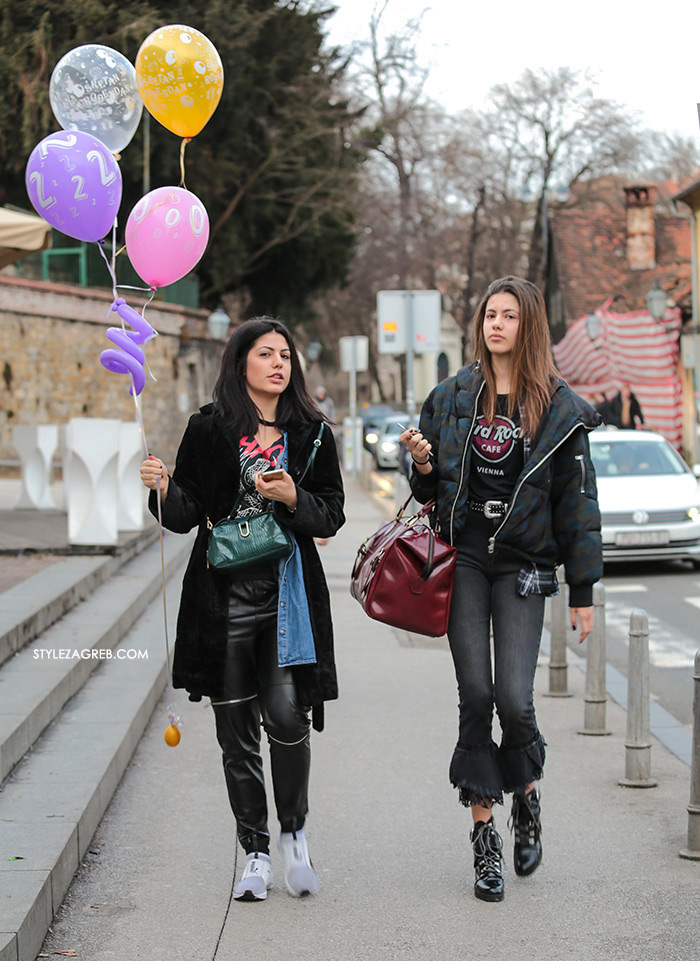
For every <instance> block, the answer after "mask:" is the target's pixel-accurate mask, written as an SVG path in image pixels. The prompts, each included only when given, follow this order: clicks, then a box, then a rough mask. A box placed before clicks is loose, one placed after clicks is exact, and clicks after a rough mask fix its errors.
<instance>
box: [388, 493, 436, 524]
mask: <svg viewBox="0 0 700 961" xmlns="http://www.w3.org/2000/svg"><path fill="white" fill-rule="evenodd" d="M412 499H413V494H409V495H408V497H407V498H406V500H405V502H404V503H403V504H402V505H401V507H400V508H399V511H398V513H397V515H396V520H397V521H400V520H401V518H402V517H403V514H404V511H405V510H406V508H407V507H408V505H409V504H410V503H411V500H412ZM436 505H437V501H436V500H435V498H434V497H431V498H430V500H429V501H426V502H425V504H423V506H422V507H421V508H420V510H417V511H416V513H415V514H414V515H413V516H414V517H416V518H418V517H427V515H428V514H430V513H431V511H434V510H435V507H436Z"/></svg>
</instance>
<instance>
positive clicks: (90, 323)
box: [0, 275, 224, 464]
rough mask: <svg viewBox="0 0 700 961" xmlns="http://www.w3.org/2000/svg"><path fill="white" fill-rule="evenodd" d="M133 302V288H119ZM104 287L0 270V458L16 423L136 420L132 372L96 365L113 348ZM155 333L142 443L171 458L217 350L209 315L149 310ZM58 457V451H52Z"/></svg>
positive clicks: (203, 398) (206, 396)
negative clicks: (126, 373)
mask: <svg viewBox="0 0 700 961" xmlns="http://www.w3.org/2000/svg"><path fill="white" fill-rule="evenodd" d="M120 293H122V295H123V296H125V299H126V300H127V301H128V303H129V304H130V305H131V306H133V307H135V308H137V309H138V308H140V306H141V303H142V302H143V301H142V300H140V299H139V297H140V295H137V294H134V295H133V296H131V292H129V291H125V292H120ZM111 300H112V297H111V293H110V292H109V291H105V290H100V289H97V288H81V287H74V286H68V285H63V284H53V283H49V282H45V281H35V280H26V279H21V278H16V277H4V276H1V275H0V461H5V462H7V461H13V460H16V459H17V453H16V451H15V450H14V447H13V446H12V426H13V425H15V424H65V423H67V421H68V420H69V419H70V418H71V417H113V418H117V419H119V420H134V419H135V417H136V412H135V408H134V401H133V399H132V397H131V394H130V393H129V385H130V378H129V377H127V376H124V375H121V374H117V373H114V372H111V371H108V370H105V368H104V367H102V365H101V364H100V361H99V356H100V353H101V352H102V351H103V350H104V349H105V348H107V347H111V346H113V345H112V344H111V342H110V341H109V340H107V338H106V336H105V332H106V330H107V327H109V326H120V321H119V318H118V316H117V315H116V314H111V315H110V317H109V319H108V317H107V314H108V310H109V305H110V303H111ZM146 317H147V319H148V321H149V323H150V324H151V325H152V326H153V327H155V329H156V330H157V331H158V333H159V336H158V337H156V338H155V339H154V340H152V341H150V342H149V343H148V344H146V345H145V348H144V350H145V354H146V359H147V361H148V365H149V366H150V369H151V371H152V373H153V375H154V376H155V378H156V381H157V382H154V381H153V380H152V379H151V377H150V376H149V375H148V372H146V386H145V387H144V390H143V392H142V394H141V410H142V417H143V423H144V427H145V431H146V435H147V441H148V446H149V449H150V450H151V451H152V452H153V453H155V454H157V455H158V456H160V457H162V458H163V460H165V461H166V463H168V464H172V463H173V462H174V458H175V453H176V451H177V446H178V443H179V440H180V437H181V436H182V432H183V430H184V428H185V425H186V423H187V419H188V417H189V415H190V414H191V413H192V412H193V411H194V410H196V409H197V408H198V407H199V406H201V405H202V404H204V403H206V402H207V401H209V400H210V399H211V391H212V387H213V385H214V381H215V379H216V376H217V372H218V367H219V363H220V359H221V353H222V351H223V346H224V345H223V342H220V341H213V340H212V339H211V337H210V335H209V331H208V329H207V324H206V318H207V312H206V311H203V310H191V309H189V308H183V307H178V306H174V305H171V304H162V303H159V302H157V301H155V302H153V303H152V304H150V305H149V307H148V309H147V311H146ZM59 456H60V452H59Z"/></svg>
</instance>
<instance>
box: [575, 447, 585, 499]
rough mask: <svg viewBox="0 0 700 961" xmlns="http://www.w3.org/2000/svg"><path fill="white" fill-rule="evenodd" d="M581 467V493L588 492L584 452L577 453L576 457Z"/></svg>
mask: <svg viewBox="0 0 700 961" xmlns="http://www.w3.org/2000/svg"><path fill="white" fill-rule="evenodd" d="M575 459H576V460H577V461H578V462H579V466H580V467H581V490H580V493H581V494H585V493H586V465H585V464H584V462H583V454H577V455H576V458H575Z"/></svg>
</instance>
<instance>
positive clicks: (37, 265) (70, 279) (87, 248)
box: [15, 230, 199, 309]
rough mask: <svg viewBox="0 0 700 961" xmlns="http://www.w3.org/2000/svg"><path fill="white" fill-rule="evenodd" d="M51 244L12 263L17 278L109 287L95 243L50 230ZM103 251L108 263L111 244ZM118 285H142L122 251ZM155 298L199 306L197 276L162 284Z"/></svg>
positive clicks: (108, 280) (168, 302)
mask: <svg viewBox="0 0 700 961" xmlns="http://www.w3.org/2000/svg"><path fill="white" fill-rule="evenodd" d="M51 234H52V246H51V247H50V249H49V250H42V251H41V252H39V253H36V254H31V255H30V256H29V257H25V258H24V259H23V260H18V261H16V263H15V267H16V268H17V274H18V276H20V277H29V278H35V279H38V278H41V279H42V280H51V281H54V282H55V283H60V284H76V285H77V286H80V287H107V288H111V287H112V278H111V276H110V273H109V270H108V268H107V264H106V263H105V261H104V258H103V257H102V255H101V254H100V251H99V247H98V245H97V244H96V243H82V242H81V241H78V240H73V238H72V237H67V236H66V235H65V234H62V233H59V232H58V231H57V230H53V231H52V232H51ZM103 250H104V252H105V256H106V257H107V259H108V260H110V262H111V257H112V245H111V244H110V243H105V245H104V247H103ZM115 266H116V276H117V283H118V284H128V285H129V286H132V287H144V286H145V285H144V282H143V281H142V280H141V278H140V277H139V275H138V274H137V273H136V271H135V270H134V268H133V267H132V266H131V263H130V262H129V258H128V256H127V253H126V251H125V250H123V251H122V252H121V253H120V254H119V256H118V257H117V259H116V265H115ZM156 299H157V300H162V301H164V302H165V303H167V304H179V305H181V306H182V307H192V308H195V309H196V308H198V307H199V278H198V277H197V276H196V275H195V274H188V275H187V277H183V278H182V280H178V281H177V282H176V283H174V284H170V286H168V287H162V288H161V289H159V290H158V292H157V294H156Z"/></svg>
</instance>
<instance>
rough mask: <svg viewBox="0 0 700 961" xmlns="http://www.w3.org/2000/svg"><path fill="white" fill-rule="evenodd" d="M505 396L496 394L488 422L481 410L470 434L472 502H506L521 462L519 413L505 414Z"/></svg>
mask: <svg viewBox="0 0 700 961" xmlns="http://www.w3.org/2000/svg"><path fill="white" fill-rule="evenodd" d="M507 410H508V395H507V394H499V395H498V403H497V405H496V415H495V417H494V420H493V423H492V424H489V423H488V421H487V420H486V417H485V416H484V414H483V413H480V414H479V416H478V417H477V419H476V427H475V428H474V433H473V434H472V457H471V469H470V471H469V497H470V499H471V500H475V501H488V500H499V501H508V500H510V498H511V495H512V493H513V490H514V488H515V482H516V480H517V479H518V475H519V474H520V471H521V470H522V469H523V464H524V463H525V457H524V450H523V437H522V430H521V426H520V412H519V411H518V409H517V407H516V409H515V410H514V411H513V416H512V417H509V416H508V414H507Z"/></svg>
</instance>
